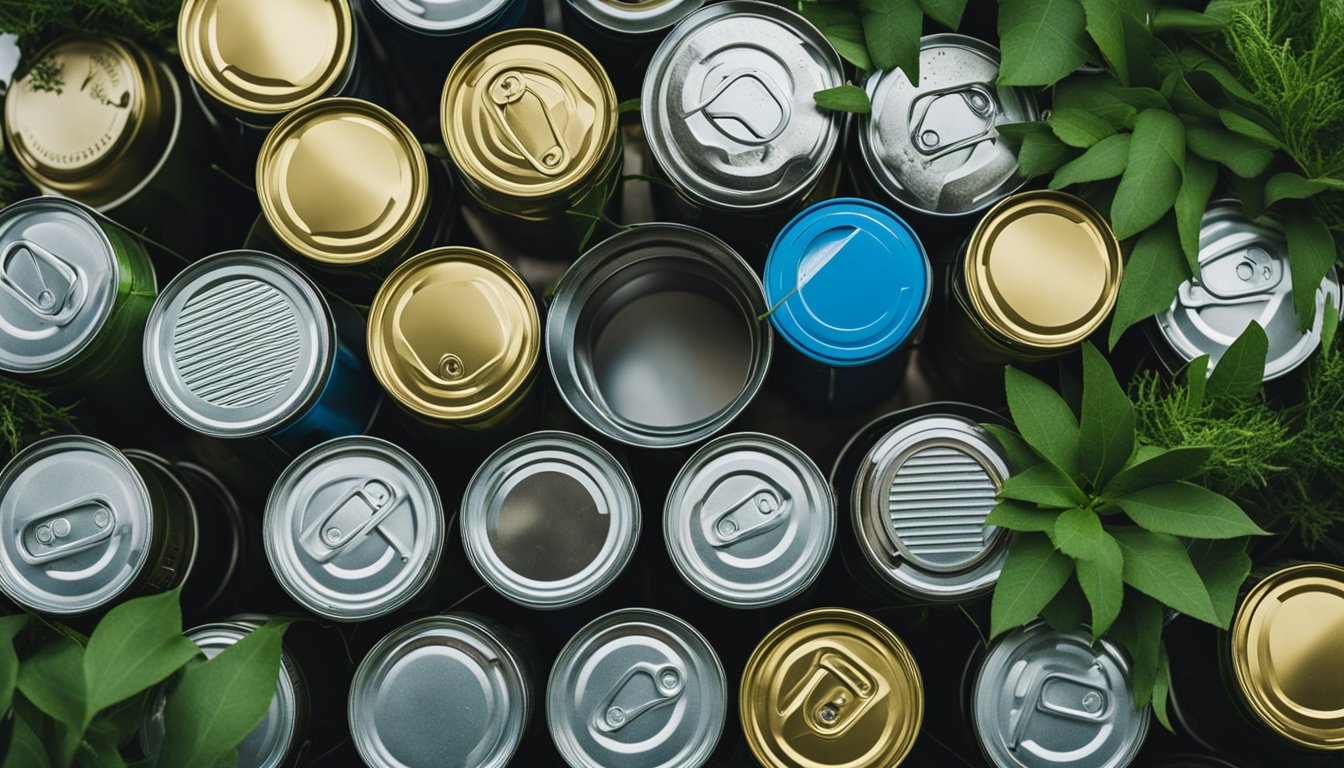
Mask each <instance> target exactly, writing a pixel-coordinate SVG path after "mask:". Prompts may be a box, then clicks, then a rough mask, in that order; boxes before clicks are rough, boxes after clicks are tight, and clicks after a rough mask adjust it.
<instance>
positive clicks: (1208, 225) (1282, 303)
mask: <svg viewBox="0 0 1344 768" xmlns="http://www.w3.org/2000/svg"><path fill="white" fill-rule="evenodd" d="M1199 269H1200V276H1199V278H1197V279H1196V278H1190V279H1188V280H1186V281H1185V282H1184V283H1181V285H1180V287H1179V288H1177V290H1176V298H1175V299H1174V300H1172V303H1171V307H1170V308H1168V309H1167V310H1166V311H1165V312H1163V313H1161V314H1159V315H1158V316H1157V327H1158V329H1159V330H1160V331H1161V332H1162V336H1163V337H1164V338H1165V339H1166V340H1167V343H1169V344H1170V345H1171V347H1172V349H1174V350H1176V352H1177V354H1179V355H1180V356H1181V357H1182V358H1184V359H1185V360H1187V361H1189V360H1194V359H1195V358H1196V357H1199V356H1200V355H1205V354H1207V355H1209V357H1210V359H1211V361H1212V362H1213V363H1214V364H1215V365H1216V364H1217V363H1218V360H1219V359H1220V358H1221V357H1222V356H1223V353H1224V352H1226V351H1227V348H1228V347H1229V346H1230V345H1231V344H1232V342H1233V341H1236V339H1237V337H1238V336H1240V335H1241V332H1242V331H1244V330H1246V326H1248V325H1250V324H1251V321H1255V322H1257V323H1259V324H1260V327H1261V328H1264V329H1265V335H1266V336H1268V337H1269V353H1268V355H1267V356H1266V359H1265V374H1264V376H1265V381H1269V380H1271V379H1276V378H1278V377H1280V376H1282V375H1283V374H1285V373H1288V372H1289V371H1291V370H1293V369H1294V368H1296V367H1297V366H1299V365H1301V364H1302V363H1303V362H1305V361H1306V359H1307V358H1308V357H1310V356H1311V353H1312V352H1314V351H1316V348H1317V347H1319V346H1320V344H1321V327H1322V324H1323V323H1324V322H1325V304H1326V300H1327V299H1330V300H1331V302H1332V306H1334V308H1335V310H1336V311H1344V301H1341V299H1344V296H1341V293H1340V284H1339V276H1338V275H1337V274H1336V273H1335V270H1334V269H1333V268H1331V269H1330V270H1329V271H1328V272H1326V274H1325V277H1324V278H1323V279H1322V280H1321V284H1320V285H1319V286H1318V287H1317V288H1316V319H1315V321H1314V322H1313V323H1312V326H1311V329H1310V330H1308V331H1306V332H1305V333H1304V332H1302V331H1300V330H1299V329H1298V324H1297V312H1296V311H1295V310H1294V308H1293V299H1292V291H1293V275H1292V270H1290V269H1289V267H1288V244H1287V242H1286V241H1285V240H1284V233H1283V225H1282V223H1281V222H1280V221H1279V220H1278V219H1277V218H1275V217H1272V216H1263V217H1261V218H1258V219H1252V218H1250V217H1249V216H1247V215H1246V213H1245V211H1243V210H1242V207H1241V203H1239V202H1237V201H1236V200H1216V201H1214V202H1212V203H1210V204H1209V206H1208V208H1207V209H1205V211H1204V217H1203V218H1202V219H1201V220H1200V225H1199Z"/></svg>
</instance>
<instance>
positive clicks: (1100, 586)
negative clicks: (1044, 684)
mask: <svg viewBox="0 0 1344 768" xmlns="http://www.w3.org/2000/svg"><path fill="white" fill-rule="evenodd" d="M1093 517H1096V515H1093ZM1095 538H1096V544H1095V545H1094V546H1093V550H1094V554H1093V556H1092V557H1090V558H1086V559H1081V560H1077V561H1075V562H1074V568H1075V569H1076V571H1077V573H1078V584H1079V586H1081V587H1082V588H1083V594H1084V595H1086V596H1087V602H1088V605H1089V606H1091V609H1092V642H1094V643H1095V642H1096V641H1097V640H1098V639H1099V638H1100V637H1101V636H1102V635H1104V634H1106V632H1107V630H1109V629H1110V628H1111V625H1112V624H1114V623H1115V619H1116V617H1117V616H1119V615H1120V607H1121V605H1122V604H1123V602H1124V599H1125V582H1124V578H1123V576H1122V574H1123V572H1124V563H1125V560H1124V556H1123V555H1121V554H1120V545H1119V544H1116V543H1115V538H1114V537H1112V536H1111V535H1110V534H1109V533H1106V532H1105V531H1102V530H1098V531H1097V533H1096V536H1095Z"/></svg>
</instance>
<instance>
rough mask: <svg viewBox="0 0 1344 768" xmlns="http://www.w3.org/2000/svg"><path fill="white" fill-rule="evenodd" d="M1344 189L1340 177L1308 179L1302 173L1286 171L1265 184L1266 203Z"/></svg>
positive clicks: (1271, 177)
mask: <svg viewBox="0 0 1344 768" xmlns="http://www.w3.org/2000/svg"><path fill="white" fill-rule="evenodd" d="M1340 190H1344V181H1341V180H1340V179H1332V178H1321V179H1308V178H1307V177H1305V176H1303V175H1302V174H1300V173H1293V172H1292V171H1285V172H1283V173H1276V174H1274V175H1273V176H1270V177H1269V181H1268V182H1267V183H1266V184H1265V205H1273V204H1275V203H1277V202H1279V201H1280V200H1305V199H1306V198H1309V197H1315V196H1316V195H1319V194H1320V193H1322V192H1330V191H1335V192H1338V191H1340Z"/></svg>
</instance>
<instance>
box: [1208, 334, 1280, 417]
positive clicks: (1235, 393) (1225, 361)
mask: <svg viewBox="0 0 1344 768" xmlns="http://www.w3.org/2000/svg"><path fill="white" fill-rule="evenodd" d="M1268 352H1269V337H1267V336H1265V329H1264V328H1261V327H1260V324H1259V323H1257V322H1256V321H1254V320H1252V321H1251V322H1250V324H1249V325H1247V326H1246V330H1244V331H1242V332H1241V335H1240V336H1238V337H1237V340H1236V341H1234V342H1232V344H1231V345H1230V346H1228V348H1227V349H1226V350H1224V351H1223V356H1222V357H1220V358H1218V363H1217V364H1216V365H1214V367H1213V373H1211V374H1209V383H1208V386H1207V387H1206V388H1205V392H1206V393H1207V395H1208V397H1210V398H1212V399H1215V400H1217V399H1221V398H1225V397H1226V398H1233V399H1236V400H1247V399H1250V398H1252V397H1255V393H1257V392H1259V391H1260V384H1261V383H1262V382H1263V381H1264V377H1265V355H1266V354H1267V353H1268Z"/></svg>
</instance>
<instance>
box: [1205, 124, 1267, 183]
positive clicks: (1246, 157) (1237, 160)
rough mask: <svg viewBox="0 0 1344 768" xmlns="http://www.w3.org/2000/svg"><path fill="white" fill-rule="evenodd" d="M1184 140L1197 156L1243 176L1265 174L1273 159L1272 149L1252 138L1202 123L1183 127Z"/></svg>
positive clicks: (1250, 176) (1251, 177)
mask: <svg viewBox="0 0 1344 768" xmlns="http://www.w3.org/2000/svg"><path fill="white" fill-rule="evenodd" d="M1185 143H1186V146H1188V147H1189V148H1190V151H1191V152H1193V153H1195V154H1196V155H1198V156H1199V157H1202V158H1204V159H1205V160H1212V161H1214V162H1216V163H1221V164H1222V165H1223V166H1225V167H1226V168H1227V169H1228V170H1229V171H1231V172H1233V173H1235V174H1237V175H1238V176H1240V177H1242V178H1243V179H1253V178H1255V177H1256V176H1259V175H1260V174H1262V173H1264V172H1265V169H1266V168H1268V167H1269V163H1270V161H1271V160H1273V159H1274V152H1273V151H1272V150H1271V149H1269V148H1268V147H1266V146H1265V145H1264V144H1263V143H1261V142H1259V141H1256V140H1255V139H1249V138H1247V137H1245V136H1243V135H1241V134H1239V133H1233V132H1232V131H1228V130H1224V129H1222V128H1215V127H1213V126H1209V125H1204V124H1201V123H1194V124H1191V125H1187V126H1186V127H1185ZM1271 181H1272V179H1271Z"/></svg>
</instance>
